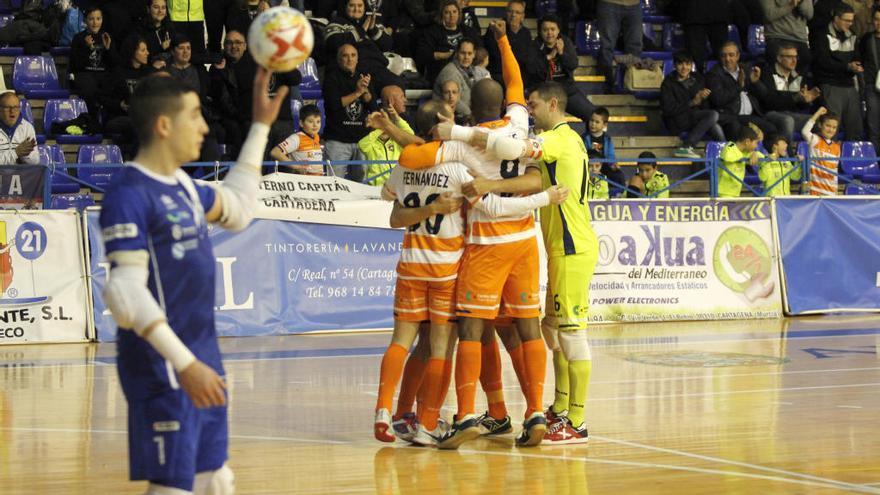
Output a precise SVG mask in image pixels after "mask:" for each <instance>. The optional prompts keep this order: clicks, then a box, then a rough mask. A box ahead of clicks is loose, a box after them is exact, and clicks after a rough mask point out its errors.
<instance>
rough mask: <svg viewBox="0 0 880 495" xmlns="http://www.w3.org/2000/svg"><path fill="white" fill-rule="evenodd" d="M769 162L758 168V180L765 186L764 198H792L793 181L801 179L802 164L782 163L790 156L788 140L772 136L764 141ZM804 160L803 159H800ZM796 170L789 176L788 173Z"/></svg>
mask: <svg viewBox="0 0 880 495" xmlns="http://www.w3.org/2000/svg"><path fill="white" fill-rule="evenodd" d="M764 149H766V150H767V151H768V152H769V153H770V155H769V156H768V158H769V160H768V161H765V162H761V164H760V165H759V166H758V178H760V179H761V182H762V183H763V184H764V196H791V179H800V178H801V166H800V163H795V162H786V161H780V160H779V159H780V158H786V157H787V156H788V139H786V137H785V136H784V135H782V134H771V135H770V136H768V137H767V139H765V140H764ZM798 160H803V157H800V156H799V157H798ZM792 168H793V169H795V170H794V172H792V173H791V174H789V175H786V174H788V171H789V170H791V169H792ZM777 182H778V184H777Z"/></svg>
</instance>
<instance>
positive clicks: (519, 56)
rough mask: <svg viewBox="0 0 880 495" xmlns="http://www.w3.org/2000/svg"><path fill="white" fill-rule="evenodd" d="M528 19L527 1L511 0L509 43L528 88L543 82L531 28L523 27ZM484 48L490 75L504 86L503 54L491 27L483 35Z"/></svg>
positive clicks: (507, 22)
mask: <svg viewBox="0 0 880 495" xmlns="http://www.w3.org/2000/svg"><path fill="white" fill-rule="evenodd" d="M525 17H526V2H525V0H510V1H509V2H507V9H506V10H505V23H506V26H505V30H506V32H507V41H509V42H510V48H511V49H512V50H513V56H514V57H515V58H516V62H517V64H518V65H519V70H520V73H521V74H522V78H523V83H524V84H525V86H526V87H527V88H529V87H532V86H533V85H535V84H537V83H538V82H539V81H541V80H542V79H541V75H540V74H539V73H538V69H537V60H538V54H537V52H535V47H534V45H533V44H532V33H531V31H529V28H527V27H525V26H524V25H523V20H524V19H525ZM483 46H485V47H486V50H487V51H488V52H489V67H488V69H489V73H490V74H492V79H495V80H496V81H498V83H499V84H503V81H504V78H502V77H501V52H499V51H498V42H497V41H495V34H494V33H493V32H492V28H491V27H487V28H486V32H485V34H483Z"/></svg>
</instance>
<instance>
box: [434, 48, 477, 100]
mask: <svg viewBox="0 0 880 495" xmlns="http://www.w3.org/2000/svg"><path fill="white" fill-rule="evenodd" d="M475 49H476V45H475V44H474V41H473V40H471V39H465V40H462V41H461V43H459V45H458V49H457V50H456V51H455V58H454V59H453V60H452V61H451V62H449V63H448V64H446V66H445V67H443V70H441V71H440V74H439V75H438V76H437V79H436V80H435V82H434V95H435V96H437V97H438V98H441V99H442V97H443V87H444V85H445V84H446V83H447V82H448V81H455V83H456V84H457V85H458V88H459V91H460V94H459V99H458V104H457V105H456V106H455V107H453V108H454V109H455V114H456V115H470V114H471V87H473V85H474V84H475V83H476V82H477V81H479V80H480V79H485V78H487V77H489V71H488V70H486V69H484V68H483V67H479V66H476V65H474V53H475Z"/></svg>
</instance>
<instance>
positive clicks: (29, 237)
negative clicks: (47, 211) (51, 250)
mask: <svg viewBox="0 0 880 495" xmlns="http://www.w3.org/2000/svg"><path fill="white" fill-rule="evenodd" d="M46 241H47V239H46V230H45V229H43V227H42V225H40V224H38V223H34V222H25V223H23V224H21V226H20V227H19V228H18V231H17V232H16V233H15V247H16V249H18V253H19V254H20V255H21V257H22V258H24V259H26V260H30V261H34V260H36V259H37V258H39V257H40V256H42V255H43V253H44V252H46Z"/></svg>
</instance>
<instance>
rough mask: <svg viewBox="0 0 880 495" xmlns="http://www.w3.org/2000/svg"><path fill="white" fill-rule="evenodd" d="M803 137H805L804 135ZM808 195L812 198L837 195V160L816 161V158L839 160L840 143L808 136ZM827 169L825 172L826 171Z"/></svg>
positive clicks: (811, 135) (813, 135) (812, 135)
mask: <svg viewBox="0 0 880 495" xmlns="http://www.w3.org/2000/svg"><path fill="white" fill-rule="evenodd" d="M804 137H807V135H806V133H805V134H804ZM807 142H808V143H809V144H810V158H811V160H810V194H812V195H813V196H833V195H836V194H837V174H835V173H833V172H830V171H829V170H834V171H837V169H838V164H839V162H838V161H837V160H818V159H817V158H826V157H827V158H830V157H833V158H840V151H841V150H840V141H833V140H832V141H829V140H827V139H825V138H823V137H821V136H817V135H815V134H812V133H811V134H810V137H809V138H808V141H807ZM826 169H827V170H826Z"/></svg>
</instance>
